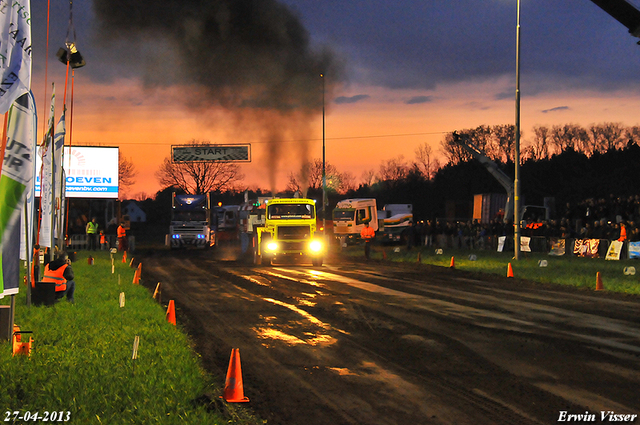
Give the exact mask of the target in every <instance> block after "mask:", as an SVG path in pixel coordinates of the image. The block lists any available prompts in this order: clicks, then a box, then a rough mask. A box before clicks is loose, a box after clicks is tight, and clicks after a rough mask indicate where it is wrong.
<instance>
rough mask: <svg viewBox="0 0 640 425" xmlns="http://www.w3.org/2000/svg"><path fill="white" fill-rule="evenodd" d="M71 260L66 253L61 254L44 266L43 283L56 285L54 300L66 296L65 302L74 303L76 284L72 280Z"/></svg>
mask: <svg viewBox="0 0 640 425" xmlns="http://www.w3.org/2000/svg"><path fill="white" fill-rule="evenodd" d="M74 277H75V276H74V274H73V269H72V268H71V260H70V259H69V255H68V254H67V253H66V252H63V253H62V254H60V255H59V256H58V258H56V259H55V260H53V261H51V262H50V263H48V264H47V265H46V266H44V277H43V278H42V281H43V282H51V283H55V285H56V298H62V297H64V296H65V295H66V296H67V301H69V302H73V301H74V298H73V296H74V293H75V290H76V283H75V281H74V280H73V279H74Z"/></svg>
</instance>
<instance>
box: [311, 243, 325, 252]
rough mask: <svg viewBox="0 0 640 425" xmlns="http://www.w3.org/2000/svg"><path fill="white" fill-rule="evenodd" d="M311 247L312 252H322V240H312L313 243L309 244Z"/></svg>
mask: <svg viewBox="0 0 640 425" xmlns="http://www.w3.org/2000/svg"><path fill="white" fill-rule="evenodd" d="M309 249H310V250H311V251H312V252H320V251H322V242H320V241H311V243H310V244H309Z"/></svg>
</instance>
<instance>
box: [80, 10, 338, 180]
mask: <svg viewBox="0 0 640 425" xmlns="http://www.w3.org/2000/svg"><path fill="white" fill-rule="evenodd" d="M93 4H94V10H95V13H96V16H97V18H98V31H99V36H100V39H101V40H102V41H103V42H104V43H107V44H112V45H119V46H121V47H122V46H125V48H126V49H127V51H129V52H135V53H134V55H133V57H131V56H129V60H131V62H132V63H131V66H132V68H136V67H139V69H140V72H141V75H140V76H141V77H142V78H143V81H144V83H145V86H146V87H147V88H153V87H171V86H180V87H181V92H182V93H183V96H184V99H183V100H184V101H185V104H186V105H187V106H188V107H189V108H191V109H194V110H199V111H202V112H205V111H206V110H207V109H209V108H219V107H222V108H224V109H225V110H226V111H229V112H231V113H233V114H234V115H235V116H236V122H237V123H247V122H251V126H250V127H254V128H255V127H256V126H257V127H258V129H259V131H258V133H259V135H260V137H263V138H267V141H268V143H267V144H266V146H267V149H266V152H267V153H266V155H267V158H266V159H265V158H262V159H260V158H258V160H259V161H261V162H263V163H265V164H267V169H268V170H269V171H270V173H269V184H270V185H271V189H272V191H273V190H275V170H276V169H277V167H278V163H279V162H280V161H281V160H282V159H283V156H285V151H284V149H283V143H282V142H283V141H284V140H285V138H289V137H291V136H292V135H294V136H296V137H302V138H303V140H305V137H304V136H302V133H306V132H308V131H310V130H309V121H310V120H311V119H312V118H314V117H315V118H317V116H318V114H319V113H320V112H321V110H322V107H323V105H324V103H325V101H327V100H328V99H331V98H332V92H333V91H334V89H335V88H336V86H337V85H338V84H340V82H341V78H342V69H343V67H342V63H341V61H340V60H337V59H336V55H335V54H334V53H332V52H331V50H330V49H328V48H326V47H323V48H321V49H318V50H315V49H313V48H312V47H311V44H310V40H309V34H308V33H307V31H306V30H305V28H304V27H303V25H302V23H301V22H300V20H299V19H298V17H297V16H296V15H295V14H294V13H293V12H292V11H291V10H290V9H289V8H288V7H287V6H285V5H283V4H281V3H278V2H277V1H275V0H162V1H160V0H117V1H116V0H93ZM321 74H323V75H325V76H330V78H326V81H324V82H323V81H322V78H321V76H320V75H321ZM329 82H330V83H329ZM182 88H184V90H182ZM323 94H324V99H323ZM253 134H255V132H253ZM187 139H188V137H187ZM308 139H309V133H307V134H306V140H308ZM298 140H300V139H298ZM290 146H291V145H290V143H289V144H288V145H287V152H289V151H291V149H290V148H289V147H290ZM309 150H310V147H309V146H308V142H298V145H297V146H295V147H294V152H296V155H297V156H298V157H299V159H300V163H304V161H307V160H308V159H309V158H307V156H308V152H309Z"/></svg>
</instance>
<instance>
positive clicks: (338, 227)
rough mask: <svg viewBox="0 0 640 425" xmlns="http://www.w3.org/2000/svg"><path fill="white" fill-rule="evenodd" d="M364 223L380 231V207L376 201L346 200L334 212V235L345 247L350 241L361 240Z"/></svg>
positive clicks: (339, 203) (362, 199)
mask: <svg viewBox="0 0 640 425" xmlns="http://www.w3.org/2000/svg"><path fill="white" fill-rule="evenodd" d="M364 223H369V226H370V227H371V228H372V229H373V230H375V231H378V207H377V205H376V200H375V199H367V198H354V199H344V200H342V201H340V202H338V204H337V205H336V208H335V209H334V210H333V234H334V235H335V237H336V239H338V241H339V242H340V246H345V244H347V243H348V242H349V241H353V240H354V239H359V238H360V232H361V231H362V228H363V227H364Z"/></svg>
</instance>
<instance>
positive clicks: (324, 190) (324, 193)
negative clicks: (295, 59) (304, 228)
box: [320, 74, 327, 236]
mask: <svg viewBox="0 0 640 425" xmlns="http://www.w3.org/2000/svg"><path fill="white" fill-rule="evenodd" d="M320 78H322V236H325V235H326V231H327V230H326V229H327V209H326V205H325V199H326V197H327V169H326V162H325V160H326V152H325V132H324V74H320Z"/></svg>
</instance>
